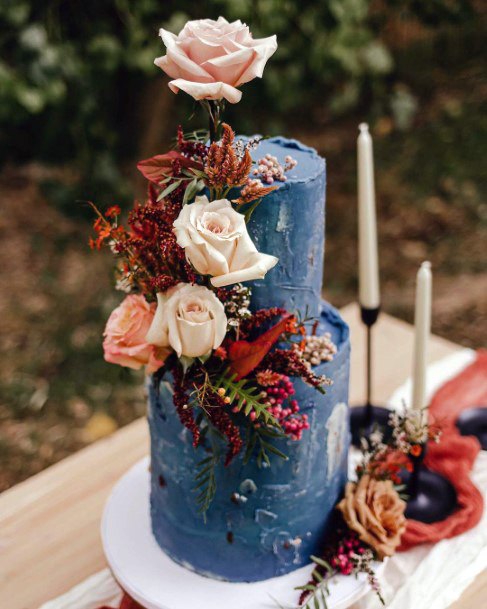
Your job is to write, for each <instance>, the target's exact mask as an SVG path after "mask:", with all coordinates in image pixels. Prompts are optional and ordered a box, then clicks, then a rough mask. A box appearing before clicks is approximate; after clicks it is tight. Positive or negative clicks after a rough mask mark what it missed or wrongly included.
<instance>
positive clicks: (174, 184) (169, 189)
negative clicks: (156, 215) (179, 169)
mask: <svg viewBox="0 0 487 609" xmlns="http://www.w3.org/2000/svg"><path fill="white" fill-rule="evenodd" d="M180 184H181V180H175V181H174V182H172V183H171V184H169V186H167V187H166V188H165V189H164V190H163V191H162V192H161V194H160V195H159V196H158V197H157V200H158V201H161V199H164V197H167V195H170V194H171V193H172V192H173V191H174V190H176V188H177V187H178V186H179V185H180Z"/></svg>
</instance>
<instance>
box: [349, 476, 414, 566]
mask: <svg viewBox="0 0 487 609" xmlns="http://www.w3.org/2000/svg"><path fill="white" fill-rule="evenodd" d="M337 508H338V509H339V510H340V512H341V513H342V514H343V518H344V520H345V522H346V523H347V525H348V526H349V527H350V528H351V529H352V530H353V531H355V532H356V533H358V535H359V537H360V539H361V540H362V541H363V542H365V543H366V544H368V545H369V546H370V547H371V548H373V549H374V550H375V552H376V553H377V556H378V557H379V559H381V560H382V559H383V558H384V557H385V556H392V555H393V554H394V552H395V551H396V548H397V547H398V545H399V543H400V541H401V535H402V534H403V533H404V531H405V529H406V518H405V516H404V510H405V509H406V502H405V501H403V500H402V499H401V498H400V497H399V495H398V493H397V491H396V489H395V488H394V485H393V484H392V482H391V480H376V479H375V478H372V477H371V476H369V475H368V474H365V475H363V476H362V477H361V478H360V480H359V481H358V482H357V483H354V482H348V483H347V486H346V488H345V497H344V498H343V499H342V500H341V501H340V503H339V504H338V505H337Z"/></svg>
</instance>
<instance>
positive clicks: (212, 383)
mask: <svg viewBox="0 0 487 609" xmlns="http://www.w3.org/2000/svg"><path fill="white" fill-rule="evenodd" d="M160 35H161V38H162V40H163V42H164V43H165V45H166V47H167V54H166V55H165V56H164V57H161V58H159V59H156V61H155V63H156V65H158V66H160V67H161V68H162V69H163V70H164V71H165V72H166V73H167V74H169V76H171V77H172V78H174V80H172V81H171V82H170V83H169V86H170V88H171V89H172V90H173V91H175V92H177V91H179V90H182V91H185V92H187V93H189V94H190V95H191V96H193V97H194V98H195V99H196V100H200V102H201V105H202V107H203V108H204V110H205V111H206V112H207V113H208V118H209V129H208V130H205V129H200V130H194V131H192V132H191V133H189V134H186V133H184V132H183V130H182V128H181V127H179V129H178V132H177V138H176V145H175V148H174V149H172V150H170V151H168V152H166V153H164V154H159V155H156V156H154V157H151V158H149V159H145V160H142V161H140V162H139V163H138V165H137V167H138V169H139V171H140V172H141V173H142V174H143V175H144V177H145V178H146V179H147V181H148V189H147V198H146V200H145V201H144V202H141V203H140V202H136V203H135V204H134V206H133V208H132V209H131V211H130V212H129V214H128V219H127V223H126V224H123V223H122V222H121V219H120V216H121V210H120V208H119V207H118V206H116V205H115V206H112V207H110V208H109V209H107V210H106V211H105V212H104V213H101V212H100V211H98V209H96V207H95V208H94V209H95V210H96V213H97V218H96V220H95V222H94V229H95V233H96V235H95V237H94V238H93V239H91V241H90V245H91V247H92V248H94V249H100V248H101V247H102V246H104V245H106V246H108V247H109V248H110V249H111V251H112V252H113V254H114V255H115V257H116V260H117V265H116V270H115V273H116V287H117V288H118V289H119V290H122V291H124V292H126V293H127V296H126V297H125V299H124V300H123V301H122V303H121V304H120V305H119V306H118V307H117V308H116V309H115V310H114V311H113V312H112V314H111V315H110V317H109V319H108V322H107V325H106V329H105V333H104V342H103V348H104V354H105V359H106V360H107V361H108V362H112V363H115V364H119V365H121V366H127V367H129V368H135V369H139V368H141V367H143V366H145V368H146V372H147V373H148V374H152V375H153V382H154V384H155V386H158V384H159V382H160V380H161V378H162V377H163V376H164V375H165V374H170V375H171V377H172V384H173V389H174V396H173V401H174V407H175V408H176V410H177V412H178V415H179V418H180V420H181V423H182V424H183V425H184V426H185V427H186V428H187V429H188V430H189V431H190V432H191V434H192V438H193V445H194V447H195V449H197V448H198V447H200V446H204V451H202V454H203V455H204V458H202V460H201V463H200V469H199V471H198V472H197V474H196V479H195V489H196V490H197V496H196V500H197V502H198V504H199V507H200V510H201V512H202V513H203V514H204V513H205V512H206V510H207V509H208V508H209V506H210V503H211V501H212V498H213V497H214V494H215V491H216V486H215V476H214V467H215V466H216V464H217V463H218V462H219V461H220V460H223V462H224V463H225V465H228V464H229V463H230V462H231V461H232V460H233V459H234V458H235V457H236V455H237V454H239V453H240V452H242V451H243V454H244V457H243V459H244V462H246V461H248V460H249V459H250V458H253V457H255V458H256V460H257V463H258V464H259V466H262V467H269V466H270V464H271V462H270V459H269V454H270V453H273V454H275V455H278V456H279V457H280V458H282V459H286V458H287V457H286V455H285V453H284V452H283V451H282V450H281V449H280V448H279V447H278V444H279V440H280V439H282V438H290V439H291V440H294V441H299V440H300V439H301V436H302V432H303V430H304V429H307V428H308V427H309V424H308V420H307V415H306V414H301V413H300V405H299V404H298V402H297V401H296V400H295V399H294V398H293V395H294V393H295V391H294V386H293V383H294V382H295V380H296V378H298V379H302V380H303V381H304V382H305V383H308V384H309V385H312V386H313V387H315V388H316V390H318V391H324V387H325V386H326V385H327V384H329V383H330V382H331V381H330V380H329V379H328V378H324V377H320V376H317V375H315V374H314V372H313V368H312V366H313V365H315V364H317V363H320V362H321V361H322V360H326V359H329V358H332V357H333V352H334V345H333V344H332V343H331V341H330V340H329V338H325V339H324V340H323V338H318V337H316V336H313V327H316V326H315V325H314V324H317V322H316V321H315V320H314V319H308V318H304V319H303V318H300V317H299V316H298V315H297V314H295V313H293V312H292V311H286V310H284V309H281V308H275V307H274V308H269V309H261V310H257V311H254V312H252V311H251V300H252V290H251V288H250V287H249V286H248V285H246V282H248V281H252V280H255V279H261V278H263V277H264V276H265V275H266V273H267V272H268V271H269V270H271V269H272V268H273V267H274V266H275V265H276V264H278V263H279V261H278V259H277V258H276V257H275V256H273V255H272V252H265V253H264V252H259V251H257V249H256V247H255V245H254V243H253V241H252V239H251V237H250V235H249V232H248V230H247V224H248V222H249V221H250V220H251V218H252V213H253V212H254V210H255V209H256V207H257V205H259V204H260V203H261V202H262V200H263V199H264V200H265V196H266V195H267V194H269V193H270V192H272V191H273V190H274V189H275V188H276V187H277V186H276V185H275V182H276V181H280V182H283V181H286V179H287V177H286V172H288V171H290V170H292V169H293V168H294V167H295V165H296V161H295V160H294V159H293V158H291V157H290V156H286V158H284V159H277V158H275V157H273V156H271V155H267V156H264V157H263V158H262V159H259V160H258V162H257V163H254V162H253V161H252V158H251V155H250V151H251V150H252V149H254V148H255V147H257V146H258V143H259V138H254V139H250V140H243V139H237V138H236V137H235V134H234V132H233V130H232V128H231V127H230V126H229V125H228V124H226V123H224V122H223V121H222V114H223V110H224V105H225V100H227V101H229V102H231V103H235V102H237V101H238V100H239V99H240V97H241V92H240V90H239V88H238V87H239V86H240V85H242V84H243V83H245V82H248V81H250V80H252V79H253V78H255V77H259V76H262V72H263V69H264V66H265V63H266V61H267V59H268V58H269V57H270V56H271V55H272V54H273V53H274V51H275V50H276V46H277V45H276V39H275V36H272V37H270V38H266V39H263V40H256V39H253V38H252V36H251V34H250V32H249V30H248V28H247V26H245V25H243V24H242V23H240V22H239V21H237V22H234V23H227V22H226V21H225V20H224V19H222V18H220V19H219V20H218V21H216V22H214V21H211V20H204V21H195V22H189V23H187V24H186V26H185V27H184V29H183V30H182V31H181V33H180V34H179V35H178V36H175V35H173V34H170V33H169V32H166V31H164V30H161V31H160ZM264 204H265V203H264ZM222 441H223V442H224V443H225V445H226V447H225V449H224V450H222Z"/></svg>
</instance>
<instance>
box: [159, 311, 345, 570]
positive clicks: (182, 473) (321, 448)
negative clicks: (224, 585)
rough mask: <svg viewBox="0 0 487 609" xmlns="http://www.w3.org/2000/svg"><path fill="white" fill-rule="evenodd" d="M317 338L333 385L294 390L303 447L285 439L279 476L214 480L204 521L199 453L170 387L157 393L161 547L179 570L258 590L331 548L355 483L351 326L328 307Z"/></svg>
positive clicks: (247, 471) (255, 470) (257, 473)
mask: <svg viewBox="0 0 487 609" xmlns="http://www.w3.org/2000/svg"><path fill="white" fill-rule="evenodd" d="M318 332H319V334H323V333H325V332H330V333H331V336H332V339H333V341H334V342H335V344H336V345H337V348H338V351H337V354H336V355H335V357H334V359H333V361H331V362H326V363H323V364H321V365H320V366H318V367H317V368H316V371H317V373H318V374H326V375H327V376H329V377H330V378H331V379H332V380H333V385H331V386H330V387H328V388H327V392H326V395H322V394H321V393H319V392H318V391H316V390H315V389H313V388H312V387H309V386H307V385H305V384H304V383H302V381H301V380H299V381H297V382H296V383H295V388H296V396H295V397H296V399H297V400H298V402H299V404H300V408H301V412H303V413H307V415H308V417H309V423H310V429H309V430H307V431H305V432H304V433H303V437H302V439H301V440H299V441H292V440H278V441H277V442H278V444H276V445H277V446H279V448H280V449H281V450H282V451H283V452H285V453H286V454H287V455H288V456H289V460H288V461H284V460H282V459H280V458H279V457H277V456H273V455H271V467H267V468H259V467H258V465H257V463H256V461H255V459H253V460H251V461H250V462H249V463H248V464H247V465H243V463H242V457H241V456H240V457H237V458H236V459H235V460H234V461H233V462H232V463H231V464H230V465H229V466H228V467H223V465H222V466H221V467H219V468H218V469H217V471H216V482H217V491H216V496H215V499H214V501H213V503H212V505H211V507H210V509H209V511H208V512H207V515H206V522H205V521H204V520H203V518H202V516H201V515H200V514H198V512H197V507H196V504H195V492H194V490H193V488H194V486H195V481H194V479H195V470H196V464H197V463H198V462H199V461H201V460H202V459H203V458H204V457H205V452H204V449H203V448H198V449H197V450H195V449H194V448H193V446H192V441H191V437H190V434H189V433H188V432H187V431H186V430H185V429H184V428H183V427H182V425H181V423H180V421H179V418H178V415H177V413H176V411H175V408H174V406H173V402H172V388H171V378H170V376H167V377H165V378H163V380H162V381H161V384H160V386H159V388H158V390H156V388H154V387H153V386H150V387H149V415H148V416H149V427H150V435H151V502H150V503H151V520H152V530H153V533H154V536H155V538H156V540H157V542H158V543H159V545H160V546H161V548H162V549H163V550H164V551H165V552H166V553H167V554H168V555H169V556H170V557H171V558H173V559H174V560H175V561H176V562H178V563H180V564H182V565H183V566H185V567H187V568H188V569H192V570H194V571H197V572H198V573H202V574H204V575H207V576H209V577H213V578H217V579H225V580H229V581H247V582H250V581H259V580H263V579H268V578H271V577H276V576H278V575H282V574H284V573H288V572H289V571H292V570H294V569H297V568H299V567H301V566H303V565H305V564H307V563H308V562H309V557H310V555H311V554H316V553H318V552H319V551H320V548H321V546H322V545H323V543H324V542H325V541H326V532H327V528H328V527H329V526H330V523H331V515H332V512H333V508H334V506H335V504H336V502H337V500H338V499H339V497H340V495H341V494H342V492H343V488H344V485H345V482H346V478H347V454H348V447H349V428H348V382H349V363H350V343H349V332H348V327H347V325H346V324H345V323H344V322H343V320H342V319H341V318H340V316H339V314H338V312H337V311H336V310H335V309H334V308H333V307H331V306H330V305H328V304H326V303H323V309H322V313H321V319H320V324H319V330H318Z"/></svg>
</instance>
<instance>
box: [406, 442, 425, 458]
mask: <svg viewBox="0 0 487 609" xmlns="http://www.w3.org/2000/svg"><path fill="white" fill-rule="evenodd" d="M422 452H423V449H422V447H421V445H420V444H414V445H413V446H411V449H410V451H409V453H410V454H411V455H412V456H413V457H419V455H420V454H421V453H422Z"/></svg>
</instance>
